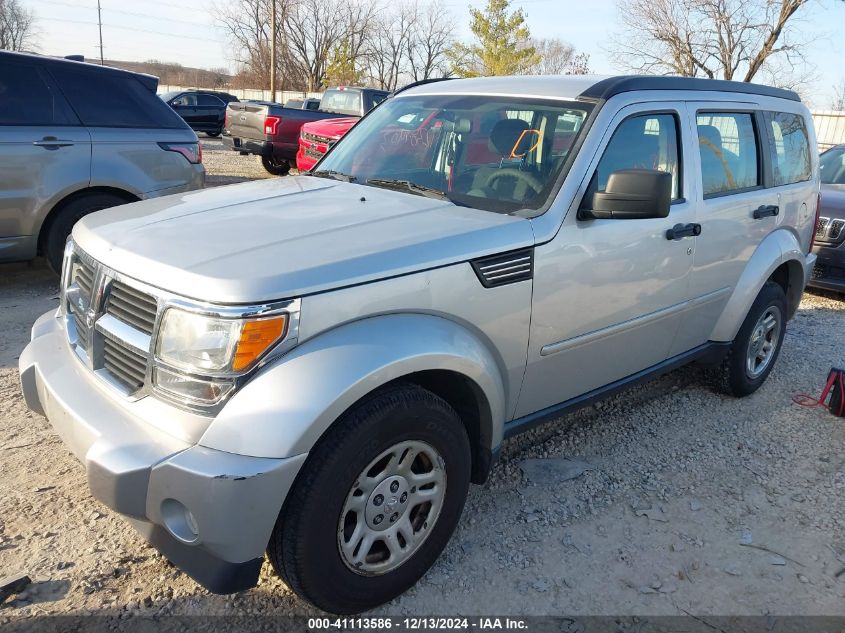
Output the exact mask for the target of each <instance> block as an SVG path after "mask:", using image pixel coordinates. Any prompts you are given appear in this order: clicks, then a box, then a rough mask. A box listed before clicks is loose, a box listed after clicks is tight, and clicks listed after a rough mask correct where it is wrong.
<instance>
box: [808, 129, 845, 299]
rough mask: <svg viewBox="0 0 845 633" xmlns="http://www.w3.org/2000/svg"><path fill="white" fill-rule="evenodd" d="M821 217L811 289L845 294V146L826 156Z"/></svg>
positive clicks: (822, 179)
mask: <svg viewBox="0 0 845 633" xmlns="http://www.w3.org/2000/svg"><path fill="white" fill-rule="evenodd" d="M819 163H820V166H819V167H820V172H821V195H820V205H821V213H820V217H819V222H818V225H817V226H816V246H815V247H814V248H813V252H814V253H815V254H816V255H818V258H819V259H818V263H817V264H816V267H815V270H814V271H813V278H812V279H810V285H811V286H813V287H815V288H822V289H824V290H833V291H836V292H845V145H837V146H835V147H832V148H830V149H829V150H827V151H826V152H824V153H822V155H821V157H820V159H819Z"/></svg>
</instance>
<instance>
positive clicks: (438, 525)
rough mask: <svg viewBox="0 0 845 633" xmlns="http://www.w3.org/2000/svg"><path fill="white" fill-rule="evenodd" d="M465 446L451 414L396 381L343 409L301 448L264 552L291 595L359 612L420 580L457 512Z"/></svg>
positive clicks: (465, 483)
mask: <svg viewBox="0 0 845 633" xmlns="http://www.w3.org/2000/svg"><path fill="white" fill-rule="evenodd" d="M470 461H471V455H470V446H469V440H468V438H467V434H466V430H465V429H464V426H463V424H462V423H461V421H460V419H459V418H458V416H457V414H456V413H455V411H454V410H453V409H452V408H451V407H450V406H449V405H448V404H447V403H446V402H445V401H443V400H442V399H441V398H439V397H438V396H436V395H435V394H433V393H431V392H430V391H427V390H425V389H422V388H420V387H417V386H414V385H399V386H395V387H391V388H389V389H387V390H385V391H382V392H380V393H377V394H375V395H374V396H373V397H371V398H369V399H368V400H366V401H364V402H363V403H361V404H359V405H357V406H356V407H355V408H353V409H351V410H350V411H349V412H347V413H346V414H345V415H344V416H343V417H342V418H341V419H340V420H339V421H338V422H337V423H336V426H335V427H334V428H333V429H332V430H331V431H330V432H329V434H328V435H327V436H325V437H324V438H323V439H322V440H321V441H320V443H319V444H318V445H317V446H316V447H315V449H314V450H313V451H312V452H311V455H310V456H309V458H308V462H307V463H306V464H305V466H304V467H303V471H302V473H301V474H300V476H299V478H298V479H297V482H296V484H295V485H294V488H293V490H292V491H291V493H290V494H289V496H288V500H287V502H286V504H285V508H284V509H283V511H282V513H281V514H280V515H279V519H278V521H277V523H276V527H275V529H274V531H273V536H272V537H271V540H270V545H269V548H268V554H269V557H270V561H271V562H272V564H273V566H274V568H275V569H276V571H277V572H278V573H279V574H280V575H281V576H282V578H283V579H285V581H286V582H287V584H288V585H289V586H290V587H291V589H293V590H294V591H295V592H296V593H297V594H298V595H299V596H300V597H302V598H304V599H305V600H308V601H309V602H311V603H312V604H314V605H316V606H317V607H319V608H321V609H323V610H325V611H329V612H332V613H359V612H361V611H365V610H367V609H371V608H373V607H376V606H378V605H380V604H383V603H384V602H387V601H388V600H391V599H392V598H395V597H396V596H398V595H400V594H401V593H402V592H404V591H405V590H406V589H408V588H409V587H411V586H412V585H413V584H414V583H416V582H417V580H419V578H420V577H422V575H423V574H425V572H426V571H427V570H428V569H429V567H430V566H431V565H432V563H434V561H435V560H436V559H437V557H438V556H439V555H440V553H441V551H442V550H443V548H444V547H445V545H446V543H447V542H448V540H449V538H450V537H451V535H452V532H453V531H454V529H455V526H456V525H457V522H458V519H459V518H460V515H461V511H462V510H463V506H464V501H465V499H466V494H467V489H468V487H469V478H470Z"/></svg>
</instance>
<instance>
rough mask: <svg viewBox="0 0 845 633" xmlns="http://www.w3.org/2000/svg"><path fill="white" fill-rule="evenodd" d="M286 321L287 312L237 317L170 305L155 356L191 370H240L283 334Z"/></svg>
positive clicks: (258, 356)
mask: <svg viewBox="0 0 845 633" xmlns="http://www.w3.org/2000/svg"><path fill="white" fill-rule="evenodd" d="M287 320H288V316H287V314H279V315H275V316H269V317H263V318H258V319H237V318H220V317H213V316H207V315H203V314H197V313H193V312H187V311H185V310H180V309H178V308H169V309H168V310H167V311H166V312H165V313H164V317H163V319H162V322H161V329H160V330H159V336H158V344H157V348H156V358H157V360H159V361H161V362H163V363H164V364H166V365H169V366H171V367H175V368H177V369H183V370H185V371H189V372H192V373H199V374H206V373H208V374H212V375H220V374H230V373H240V372H243V371H245V370H247V369H249V368H250V367H251V366H252V365H253V364H254V363H255V362H256V361H257V360H258V359H259V358H261V356H262V355H263V354H264V353H265V352H266V351H267V350H269V349H270V347H272V346H273V345H274V344H275V343H276V342H278V341H280V340H281V339H282V338H283V337H284V335H285V333H286V330H287Z"/></svg>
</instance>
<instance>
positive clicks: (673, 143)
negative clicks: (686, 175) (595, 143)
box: [585, 114, 681, 201]
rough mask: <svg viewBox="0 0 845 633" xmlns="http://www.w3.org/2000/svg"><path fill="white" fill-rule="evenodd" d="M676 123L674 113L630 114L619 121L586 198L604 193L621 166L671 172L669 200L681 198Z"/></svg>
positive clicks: (622, 167) (589, 198) (623, 167)
mask: <svg viewBox="0 0 845 633" xmlns="http://www.w3.org/2000/svg"><path fill="white" fill-rule="evenodd" d="M679 156H680V147H679V145H678V122H677V119H676V117H675V115H673V114H643V115H637V116H632V117H629V118H627V119H625V120H624V121H622V123H620V124H619V127H617V128H616V130H615V131H614V132H613V136H612V137H611V139H610V142H609V143H608V144H607V147H606V148H605V150H604V154H602V157H601V160H600V161H599V164H598V167H597V168H596V173H595V174H593V179H592V181H591V182H590V187H589V189H588V192H587V196H586V198H585V200H587V201H589V200H591V199H592V193H594V192H596V191H600V192H603V191H604V190H605V188H606V187H607V180H608V178H610V174H612V173H613V172H615V171H618V170H620V169H654V170H658V171H665V172H668V173H670V174H672V200H677V199H678V198H680V197H681V184H680V181H681V169H680V161H679V160H678V157H679Z"/></svg>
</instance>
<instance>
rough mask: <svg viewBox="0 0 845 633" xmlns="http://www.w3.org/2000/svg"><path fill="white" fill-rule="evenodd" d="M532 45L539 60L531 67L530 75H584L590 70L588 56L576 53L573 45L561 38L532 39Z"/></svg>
mask: <svg viewBox="0 0 845 633" xmlns="http://www.w3.org/2000/svg"><path fill="white" fill-rule="evenodd" d="M532 46H534V49H535V50H536V51H537V55H538V56H539V58H540V62H539V63H538V64H536V65H535V66H533V67H531V69H530V73H529V74H532V75H586V74H587V73H589V72H590V68H589V66H590V56H589V55H587V54H586V53H578V52H577V51H576V50H575V47H574V46H573V45H572V44H569V43H568V42H564V41H563V40H562V39H560V38H557V37H554V38H550V39H534V40H532Z"/></svg>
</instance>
